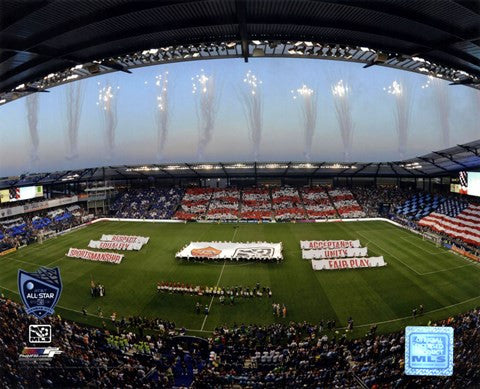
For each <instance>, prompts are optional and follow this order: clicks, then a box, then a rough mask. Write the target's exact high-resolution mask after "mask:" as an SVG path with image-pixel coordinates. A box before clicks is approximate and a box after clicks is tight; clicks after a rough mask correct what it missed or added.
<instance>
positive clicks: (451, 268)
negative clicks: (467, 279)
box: [422, 263, 475, 276]
mask: <svg viewBox="0 0 480 389" xmlns="http://www.w3.org/2000/svg"><path fill="white" fill-rule="evenodd" d="M467 266H475V263H467V264H466V265H460V266H455V267H449V268H448V269H441V270H434V271H429V272H426V273H422V276H424V275H427V274H435V273H441V272H443V271H449V270H455V269H461V268H462V267H467Z"/></svg>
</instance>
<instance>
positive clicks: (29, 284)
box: [27, 282, 33, 290]
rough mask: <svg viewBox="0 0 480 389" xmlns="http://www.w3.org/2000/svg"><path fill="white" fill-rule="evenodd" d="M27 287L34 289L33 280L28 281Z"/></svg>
mask: <svg viewBox="0 0 480 389" xmlns="http://www.w3.org/2000/svg"><path fill="white" fill-rule="evenodd" d="M27 289H28V290H32V289H33V282H28V283H27Z"/></svg>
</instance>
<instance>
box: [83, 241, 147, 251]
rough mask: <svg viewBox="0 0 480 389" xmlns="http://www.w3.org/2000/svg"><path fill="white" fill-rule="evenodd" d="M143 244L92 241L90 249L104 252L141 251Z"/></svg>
mask: <svg viewBox="0 0 480 389" xmlns="http://www.w3.org/2000/svg"><path fill="white" fill-rule="evenodd" d="M142 246H143V244H141V243H124V242H107V241H102V240H91V241H90V242H89V243H88V247H90V248H92V249H103V250H140V249H141V248H142Z"/></svg>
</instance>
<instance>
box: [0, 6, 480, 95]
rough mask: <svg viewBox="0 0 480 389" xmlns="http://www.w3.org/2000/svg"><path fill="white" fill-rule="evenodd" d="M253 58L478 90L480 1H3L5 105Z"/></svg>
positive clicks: (0, 61)
mask: <svg viewBox="0 0 480 389" xmlns="http://www.w3.org/2000/svg"><path fill="white" fill-rule="evenodd" d="M251 56H254V57H262V56H267V57H273V56H288V57H292V56H293V57H302V58H327V59H338V60H348V61H356V62H363V63H365V67H369V66H373V65H375V66H390V67H396V68H400V69H404V70H409V71H415V72H421V73H424V74H429V75H432V76H435V77H441V78H444V79H447V80H450V81H452V83H454V84H465V85H470V86H473V87H476V88H478V87H479V82H480V2H479V1H472V0H316V1H313V0H163V1H159V0H155V1H152V0H142V1H130V0H108V1H107V0H99V1H93V0H75V1H73V0H30V1H23V0H1V1H0V104H4V103H6V102H9V101H12V100H14V99H16V98H19V97H22V96H25V95H27V94H29V93H33V92H36V91H44V90H46V89H48V88H51V87H53V86H56V85H60V84H63V83H65V82H71V81H73V80H78V79H81V78H85V77H91V76H94V75H98V74H103V73H108V72H112V71H126V72H130V70H129V69H132V68H135V67H139V66H146V65H151V64H160V63H171V62H176V61H188V60H197V59H207V58H226V57H239V58H242V57H243V58H244V59H245V60H246V61H248V58H249V57H251ZM366 71H368V70H366Z"/></svg>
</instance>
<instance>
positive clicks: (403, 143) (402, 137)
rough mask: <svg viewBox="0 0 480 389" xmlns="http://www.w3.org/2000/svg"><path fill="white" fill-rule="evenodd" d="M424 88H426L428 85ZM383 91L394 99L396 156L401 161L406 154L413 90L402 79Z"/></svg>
mask: <svg viewBox="0 0 480 389" xmlns="http://www.w3.org/2000/svg"><path fill="white" fill-rule="evenodd" d="M423 87H424V86H422V88H423ZM426 87H428V84H427V86H426ZM383 90H384V91H386V92H387V93H388V94H390V95H392V96H394V97H395V110H394V115H395V128H396V130H397V139H398V155H399V157H400V159H401V160H403V159H405V157H406V154H407V144H408V129H409V126H410V119H411V111H412V101H413V97H414V95H413V94H414V89H413V88H411V86H410V84H409V83H408V82H407V81H406V80H405V79H404V80H402V81H400V82H398V81H396V80H395V81H393V83H392V84H391V85H390V86H388V87H387V88H383Z"/></svg>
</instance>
